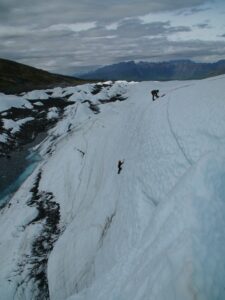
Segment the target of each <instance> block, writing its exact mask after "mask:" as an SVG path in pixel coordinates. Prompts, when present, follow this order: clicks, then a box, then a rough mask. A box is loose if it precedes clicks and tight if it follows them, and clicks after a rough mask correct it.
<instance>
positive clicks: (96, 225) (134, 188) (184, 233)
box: [0, 76, 225, 300]
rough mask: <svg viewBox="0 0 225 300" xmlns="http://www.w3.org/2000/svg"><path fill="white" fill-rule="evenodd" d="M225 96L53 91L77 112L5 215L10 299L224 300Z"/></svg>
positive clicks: (4, 285)
mask: <svg viewBox="0 0 225 300" xmlns="http://www.w3.org/2000/svg"><path fill="white" fill-rule="evenodd" d="M224 86H225V77H223V76H220V77H216V78H213V79H206V80H202V81H188V82H179V81H176V82H163V83H160V82H143V83H126V82H116V83H115V84H112V83H106V84H104V85H102V86H100V85H99V86H98V87H99V88H97V89H96V86H95V90H94V93H93V86H92V85H86V86H82V87H76V88H70V89H69V88H67V89H64V90H62V89H61V90H56V91H55V93H56V94H57V95H58V94H60V93H61V94H63V95H65V94H67V95H71V96H70V98H69V99H70V100H72V101H76V103H75V104H73V105H71V106H70V107H67V108H66V111H65V113H64V118H63V119H61V120H60V121H59V123H58V124H57V125H56V127H54V128H53V129H52V130H51V131H50V132H49V136H48V138H47V139H46V140H45V141H44V142H43V143H42V144H41V145H40V146H39V151H40V154H41V155H42V156H43V161H42V162H41V163H40V165H39V166H38V168H37V169H36V171H35V172H34V173H33V174H32V175H31V176H30V177H29V178H28V179H27V180H26V182H25V183H24V184H23V185H22V187H21V188H20V189H19V190H18V192H17V193H16V194H15V195H14V197H13V198H12V199H11V201H10V203H9V204H8V206H6V207H5V208H4V209H2V210H1V212H0V236H1V239H0V267H1V271H0V295H1V297H3V298H2V299H21V300H22V299H23V300H26V299H27V300H30V299H48V298H49V297H50V299H52V300H64V299H65V300H93V299H95V300H106V299H107V300H128V299H129V300H131V299H132V300H147V299H148V300H165V299H166V300H175V299H182V300H191V299H198V300H200V299H201V300H206V299H208V300H214V299H218V300H222V299H225V289H224V278H225V259H224V253H225V150H224V149H225V94H224ZM153 88H158V89H159V90H160V94H161V95H164V94H165V95H164V96H163V97H161V98H159V99H158V100H157V101H155V102H152V100H151V97H150V90H151V89H153ZM125 98H126V100H125ZM119 99H120V100H125V101H116V102H109V100H110V101H114V100H119ZM84 100H86V101H84ZM100 100H101V101H100ZM107 102H108V103H107ZM90 108H92V109H93V110H92V109H90ZM119 160H124V163H123V165H122V170H121V172H120V174H118V161H119ZM48 291H49V293H48Z"/></svg>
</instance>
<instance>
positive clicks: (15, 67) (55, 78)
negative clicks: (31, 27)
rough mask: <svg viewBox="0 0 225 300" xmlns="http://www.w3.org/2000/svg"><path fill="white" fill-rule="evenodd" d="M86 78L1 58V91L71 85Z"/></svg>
mask: <svg viewBox="0 0 225 300" xmlns="http://www.w3.org/2000/svg"><path fill="white" fill-rule="evenodd" d="M83 82H84V80H81V79H78V78H74V77H70V76H63V75H58V74H52V73H49V72H47V71H44V70H40V69H36V68H33V67H30V66H27V65H23V64H20V63H17V62H14V61H11V60H6V59H0V92H3V93H7V94H15V93H20V92H25V91H30V90H34V89H45V88H53V87H55V86H62V87H65V86H71V85H77V84H81V83H83Z"/></svg>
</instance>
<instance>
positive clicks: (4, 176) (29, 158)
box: [0, 133, 46, 208]
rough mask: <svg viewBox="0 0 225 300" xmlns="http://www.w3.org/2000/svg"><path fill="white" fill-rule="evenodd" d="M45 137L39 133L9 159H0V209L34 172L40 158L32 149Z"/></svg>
mask: <svg viewBox="0 0 225 300" xmlns="http://www.w3.org/2000/svg"><path fill="white" fill-rule="evenodd" d="M45 136H46V133H40V134H38V136H37V137H36V138H35V139H34V140H33V141H32V142H31V143H29V144H26V145H24V146H23V147H22V148H21V149H19V150H16V151H13V152H11V153H10V158H6V157H1V158H0V208H1V206H3V205H4V204H5V203H6V202H7V201H8V200H9V199H10V198H11V196H12V195H13V194H14V193H15V192H16V190H17V189H18V188H19V187H20V186H21V184H22V183H23V182H24V181H25V180H26V178H27V177H28V176H30V174H31V173H32V172H33V171H34V169H35V168H36V166H37V164H38V163H39V162H40V160H41V157H40V156H39V154H38V153H37V152H35V151H32V148H33V147H34V146H35V145H37V144H39V143H40V142H41V141H42V140H43V139H44V138H45Z"/></svg>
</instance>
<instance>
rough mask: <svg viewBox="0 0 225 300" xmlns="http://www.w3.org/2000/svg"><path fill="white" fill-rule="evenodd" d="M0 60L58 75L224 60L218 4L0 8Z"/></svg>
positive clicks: (139, 0) (19, 1)
mask: <svg viewBox="0 0 225 300" xmlns="http://www.w3.org/2000/svg"><path fill="white" fill-rule="evenodd" d="M0 57H1V58H8V59H12V60H16V61H18V62H21V63H25V64H29V65H32V66H35V67H38V68H43V69H46V70H49V71H53V72H58V73H65V74H66V73H67V74H72V73H74V72H75V71H78V70H80V69H82V68H83V67H86V66H88V67H90V66H93V67H94V66H97V65H106V64H111V63H117V62H120V61H127V60H138V61H139V60H144V61H163V60H172V59H193V60H195V61H205V62H212V61H216V60H219V59H225V1H224V0H210V1H205V0H61V1H60V0H35V1H34V0H0Z"/></svg>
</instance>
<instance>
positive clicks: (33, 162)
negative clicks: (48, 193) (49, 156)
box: [0, 153, 40, 205]
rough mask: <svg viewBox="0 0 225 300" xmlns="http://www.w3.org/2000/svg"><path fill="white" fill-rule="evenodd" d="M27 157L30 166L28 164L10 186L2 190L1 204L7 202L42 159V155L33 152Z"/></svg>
mask: <svg viewBox="0 0 225 300" xmlns="http://www.w3.org/2000/svg"><path fill="white" fill-rule="evenodd" d="M26 159H27V163H28V166H26V168H25V170H24V171H23V172H22V173H21V174H20V175H19V176H18V177H17V178H16V179H15V180H14V181H13V182H11V183H10V184H9V185H8V187H6V188H4V189H3V190H0V205H3V204H4V203H5V202H7V201H8V200H9V199H10V198H11V197H12V195H13V194H14V193H15V192H16V191H17V190H18V188H19V187H20V186H21V185H22V183H23V182H24V181H25V180H26V179H27V178H28V177H29V176H30V175H31V174H32V172H33V171H34V169H35V168H36V167H37V165H38V163H39V161H40V156H39V155H38V154H37V153H31V154H29V156H27V157H26Z"/></svg>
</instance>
